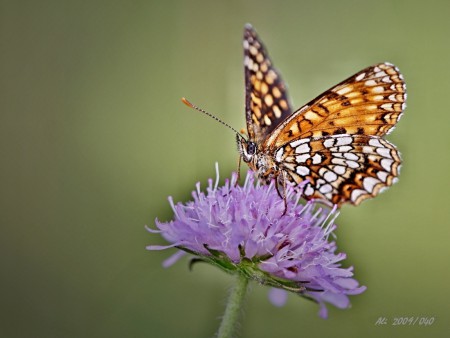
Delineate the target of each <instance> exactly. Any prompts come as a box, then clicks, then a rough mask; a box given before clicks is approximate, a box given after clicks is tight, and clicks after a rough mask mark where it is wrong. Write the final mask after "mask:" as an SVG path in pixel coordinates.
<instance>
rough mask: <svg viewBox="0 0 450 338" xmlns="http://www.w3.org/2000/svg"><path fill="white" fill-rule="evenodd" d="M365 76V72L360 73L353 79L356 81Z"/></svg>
mask: <svg viewBox="0 0 450 338" xmlns="http://www.w3.org/2000/svg"><path fill="white" fill-rule="evenodd" d="M365 76H366V73H361V74H359V75H358V76H357V77H356V78H355V80H356V81H361V80H362V79H364V77H365Z"/></svg>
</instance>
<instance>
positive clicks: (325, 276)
mask: <svg viewBox="0 0 450 338" xmlns="http://www.w3.org/2000/svg"><path fill="white" fill-rule="evenodd" d="M236 179H237V175H236V174H233V175H232V178H231V180H228V179H227V180H226V181H225V184H224V185H223V186H221V187H219V184H218V183H219V175H218V173H217V177H216V181H215V183H214V184H213V181H212V180H211V179H210V180H209V181H208V187H207V189H206V193H204V192H202V191H201V190H200V183H197V185H196V191H193V193H192V196H193V199H194V201H190V202H187V203H186V204H182V203H177V204H176V205H175V204H174V203H173V200H172V198H171V197H169V202H170V204H171V206H172V209H173V211H174V220H173V221H170V222H160V221H158V220H156V225H157V227H158V229H159V230H152V229H148V231H149V232H151V233H160V234H161V235H162V236H163V237H164V238H165V239H166V240H167V241H168V242H169V243H171V244H170V245H168V246H157V245H151V246H148V247H147V249H149V250H161V249H166V248H171V247H176V248H178V249H180V250H181V251H178V252H177V253H176V254H175V255H174V256H172V257H171V258H169V259H168V260H166V262H165V263H164V265H165V266H169V265H171V264H173V263H174V262H175V261H176V260H177V259H179V258H180V257H181V256H182V255H183V254H185V253H189V254H192V255H195V256H197V257H196V259H195V261H198V260H201V261H205V262H209V263H211V264H213V265H216V266H217V267H219V268H221V269H223V270H225V271H226V272H228V273H233V274H235V273H240V274H244V275H245V276H247V277H248V278H249V279H252V280H256V281H257V282H259V283H261V284H264V285H268V286H272V287H274V288H279V289H283V290H287V291H291V292H294V293H296V294H298V295H300V296H302V297H305V298H308V299H311V300H314V301H316V302H317V303H319V304H320V312H319V315H320V316H321V317H323V318H326V317H327V309H326V307H325V303H331V304H333V305H334V306H336V307H338V308H347V307H349V305H350V302H349V299H348V295H357V294H360V293H362V292H363V291H364V290H365V289H366V287H365V286H358V282H357V281H356V280H355V279H353V278H351V277H352V276H353V273H352V270H353V269H352V268H351V267H350V268H342V267H341V264H340V263H339V262H340V261H342V260H343V259H345V258H346V256H345V254H343V253H335V251H336V243H335V242H334V241H328V237H329V236H330V234H332V232H333V230H334V229H335V228H336V226H335V225H334V224H333V222H334V220H335V218H336V217H337V216H338V212H337V211H336V208H333V209H332V210H331V211H325V210H323V209H321V208H317V203H314V202H311V201H310V202H307V203H306V204H304V205H302V204H299V200H300V197H301V191H296V190H294V189H293V188H291V187H289V186H288V187H287V188H286V199H287V212H286V214H285V215H283V212H284V201H283V199H281V198H280V196H279V195H278V193H277V191H276V188H275V186H274V184H273V183H272V184H270V185H260V184H259V183H256V184H255V183H254V175H253V173H251V172H249V173H248V174H247V176H246V178H245V183H244V185H243V186H238V185H236ZM270 298H271V299H272V300H273V302H274V304H276V305H278V306H279V305H281V304H282V303H283V298H285V297H284V296H283V295H282V294H281V295H280V292H271V297H270Z"/></svg>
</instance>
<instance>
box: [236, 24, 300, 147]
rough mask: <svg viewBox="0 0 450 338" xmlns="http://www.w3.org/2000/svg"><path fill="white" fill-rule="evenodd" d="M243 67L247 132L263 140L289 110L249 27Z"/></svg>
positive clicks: (281, 84) (277, 79)
mask: <svg viewBox="0 0 450 338" xmlns="http://www.w3.org/2000/svg"><path fill="white" fill-rule="evenodd" d="M244 68H245V87H246V100H245V110H246V120H247V131H248V134H249V137H250V138H251V139H253V140H258V141H263V140H264V139H266V137H267V136H268V134H269V133H270V132H272V130H274V129H275V128H276V127H277V126H278V125H279V124H280V123H281V122H282V121H283V120H285V119H286V118H287V117H288V116H290V115H291V113H292V111H291V107H290V104H289V101H288V97H287V90H286V86H285V84H284V82H283V80H282V79H281V76H280V74H279V73H278V71H277V70H276V69H275V68H274V67H273V65H272V61H271V60H270V58H269V56H268V54H267V51H266V48H265V47H264V45H263V43H262V42H261V41H260V39H259V38H258V35H257V34H256V32H255V30H254V29H253V28H252V26H250V25H246V26H245V30H244Z"/></svg>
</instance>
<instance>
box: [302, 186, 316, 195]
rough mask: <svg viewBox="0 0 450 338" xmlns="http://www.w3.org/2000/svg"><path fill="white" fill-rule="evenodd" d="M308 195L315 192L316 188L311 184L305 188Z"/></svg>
mask: <svg viewBox="0 0 450 338" xmlns="http://www.w3.org/2000/svg"><path fill="white" fill-rule="evenodd" d="M304 192H305V195H306V196H311V195H312V194H314V189H313V188H312V187H311V184H308V185H307V186H306V188H305V190H304Z"/></svg>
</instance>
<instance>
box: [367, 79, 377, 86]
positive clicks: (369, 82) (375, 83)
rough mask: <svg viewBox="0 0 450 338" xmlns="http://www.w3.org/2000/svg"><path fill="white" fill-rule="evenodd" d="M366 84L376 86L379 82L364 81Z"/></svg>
mask: <svg viewBox="0 0 450 338" xmlns="http://www.w3.org/2000/svg"><path fill="white" fill-rule="evenodd" d="M364 84H365V85H366V86H376V85H377V82H376V81H375V80H367V81H366V82H364Z"/></svg>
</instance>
